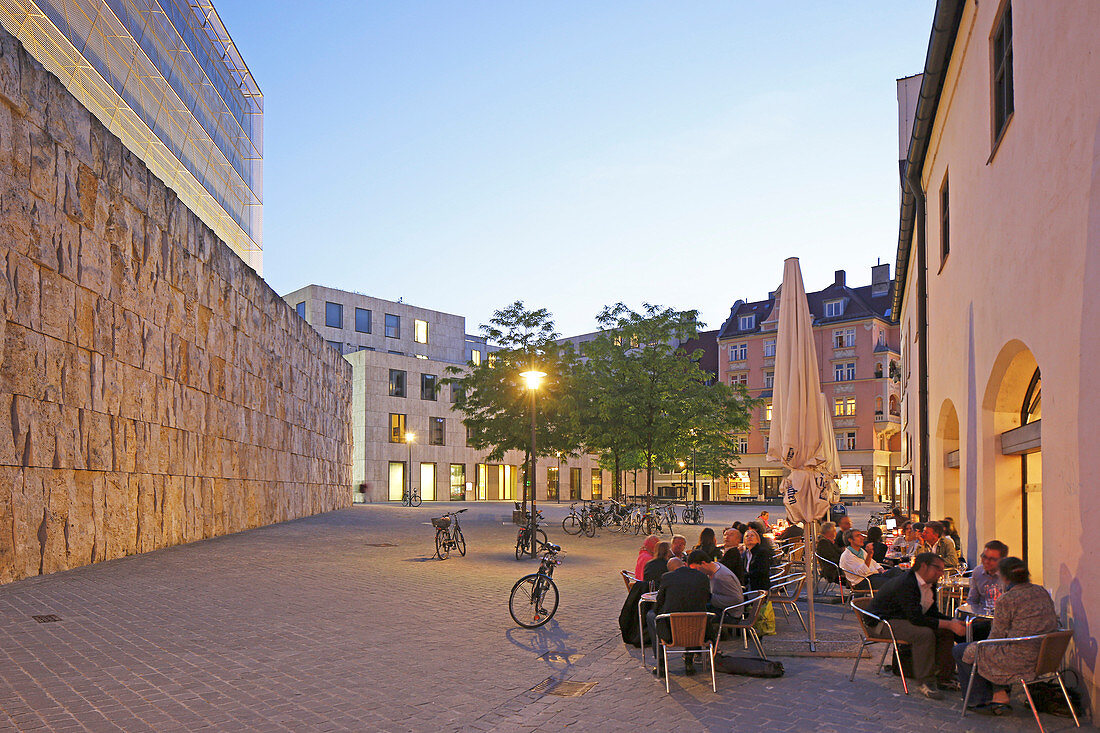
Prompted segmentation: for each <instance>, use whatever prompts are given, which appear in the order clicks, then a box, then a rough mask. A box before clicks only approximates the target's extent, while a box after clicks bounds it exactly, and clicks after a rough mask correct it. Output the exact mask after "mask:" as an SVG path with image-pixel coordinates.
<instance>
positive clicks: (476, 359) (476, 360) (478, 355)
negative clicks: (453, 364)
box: [470, 349, 481, 366]
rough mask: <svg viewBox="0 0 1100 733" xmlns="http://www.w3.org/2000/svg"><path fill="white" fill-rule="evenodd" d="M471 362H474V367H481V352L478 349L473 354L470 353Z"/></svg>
mask: <svg viewBox="0 0 1100 733" xmlns="http://www.w3.org/2000/svg"><path fill="white" fill-rule="evenodd" d="M470 361H471V362H473V364H474V366H478V365H480V364H481V352H480V351H479V350H477V349H474V350H473V351H472V352H470Z"/></svg>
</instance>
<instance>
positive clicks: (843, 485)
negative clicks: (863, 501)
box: [838, 471, 863, 496]
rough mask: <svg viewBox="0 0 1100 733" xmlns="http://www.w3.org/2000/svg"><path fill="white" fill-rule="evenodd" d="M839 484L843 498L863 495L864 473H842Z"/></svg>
mask: <svg viewBox="0 0 1100 733" xmlns="http://www.w3.org/2000/svg"><path fill="white" fill-rule="evenodd" d="M838 483H839V484H840V493H841V495H842V496H852V495H855V494H859V495H862V494H863V473H862V472H860V471H841V473H840V481H839V482H838Z"/></svg>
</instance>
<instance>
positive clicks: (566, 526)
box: [561, 514, 581, 535]
mask: <svg viewBox="0 0 1100 733" xmlns="http://www.w3.org/2000/svg"><path fill="white" fill-rule="evenodd" d="M561 528H562V529H563V530H565V533H566V534H573V535H576V534H580V533H581V520H580V519H578V518H577V515H576V514H570V515H569V516H568V517H566V518H565V519H563V520H561Z"/></svg>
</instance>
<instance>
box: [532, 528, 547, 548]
mask: <svg viewBox="0 0 1100 733" xmlns="http://www.w3.org/2000/svg"><path fill="white" fill-rule="evenodd" d="M535 544H536V545H537V546H538V547H542V546H543V545H548V544H550V543H549V542H548V541H547V540H546V533H545V532H543V531H542V530H541V529H538V530H535Z"/></svg>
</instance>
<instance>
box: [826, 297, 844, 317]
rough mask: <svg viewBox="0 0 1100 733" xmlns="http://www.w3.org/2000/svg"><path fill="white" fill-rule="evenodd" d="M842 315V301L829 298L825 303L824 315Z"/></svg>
mask: <svg viewBox="0 0 1100 733" xmlns="http://www.w3.org/2000/svg"><path fill="white" fill-rule="evenodd" d="M842 315H844V301H843V300H830V301H827V302H826V303H825V317H826V318H835V317H836V316H842Z"/></svg>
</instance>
